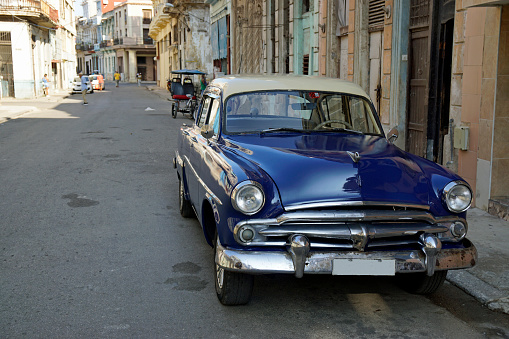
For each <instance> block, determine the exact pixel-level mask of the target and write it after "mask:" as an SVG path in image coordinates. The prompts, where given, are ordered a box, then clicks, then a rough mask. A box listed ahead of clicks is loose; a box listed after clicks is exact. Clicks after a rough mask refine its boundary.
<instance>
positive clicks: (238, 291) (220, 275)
mask: <svg viewBox="0 0 509 339" xmlns="http://www.w3.org/2000/svg"><path fill="white" fill-rule="evenodd" d="M214 239H215V240H214V268H215V286H216V295H217V298H218V299H219V301H220V302H221V304H223V305H225V306H235V305H245V304H247V303H248V302H249V300H251V295H252V293H253V285H254V276H253V275H250V274H243V273H237V272H232V271H227V270H225V269H224V268H221V267H219V265H218V264H216V260H215V258H216V253H217V243H218V236H217V233H216V236H215V238H214Z"/></svg>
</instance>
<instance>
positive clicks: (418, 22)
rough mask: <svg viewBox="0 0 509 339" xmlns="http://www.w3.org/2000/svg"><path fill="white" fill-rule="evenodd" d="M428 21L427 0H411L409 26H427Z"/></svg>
mask: <svg viewBox="0 0 509 339" xmlns="http://www.w3.org/2000/svg"><path fill="white" fill-rule="evenodd" d="M428 23H429V0H411V3H410V28H416V27H420V26H427V25H428Z"/></svg>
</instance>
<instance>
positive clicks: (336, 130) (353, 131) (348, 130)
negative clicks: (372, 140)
mask: <svg viewBox="0 0 509 339" xmlns="http://www.w3.org/2000/svg"><path fill="white" fill-rule="evenodd" d="M314 132H346V133H352V134H359V135H364V133H362V132H359V131H355V130H353V129H348V128H329V129H318V130H315V131H314Z"/></svg>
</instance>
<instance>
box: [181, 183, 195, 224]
mask: <svg viewBox="0 0 509 339" xmlns="http://www.w3.org/2000/svg"><path fill="white" fill-rule="evenodd" d="M179 211H180V215H181V216H183V217H184V218H191V217H194V210H193V207H192V205H191V202H190V201H189V200H187V199H186V196H185V192H184V183H183V182H182V180H179Z"/></svg>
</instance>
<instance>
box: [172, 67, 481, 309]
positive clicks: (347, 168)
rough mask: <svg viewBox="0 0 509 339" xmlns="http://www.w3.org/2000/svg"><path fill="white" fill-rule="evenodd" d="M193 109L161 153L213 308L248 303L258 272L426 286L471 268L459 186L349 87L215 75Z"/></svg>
mask: <svg viewBox="0 0 509 339" xmlns="http://www.w3.org/2000/svg"><path fill="white" fill-rule="evenodd" d="M195 116H196V118H195V122H194V124H193V125H192V126H187V125H185V124H184V125H183V126H182V127H181V129H180V133H179V136H178V149H177V150H176V154H175V158H174V159H173V164H174V167H175V168H176V171H177V177H178V181H179V209H180V213H181V215H182V216H183V217H194V216H196V217H197V219H198V221H199V223H200V225H201V227H202V228H203V234H204V237H205V239H206V241H207V242H208V244H209V245H211V246H213V248H214V249H215V251H214V253H215V272H216V279H215V286H216V294H217V297H218V298H219V301H220V302H221V303H222V304H224V305H239V304H246V303H248V302H249V300H250V297H251V293H252V288H253V281H254V280H253V276H254V275H257V274H273V273H278V274H279V273H282V274H285V273H286V274H293V275H295V277H297V278H299V277H302V276H303V275H304V274H329V275H330V274H332V275H374V276H378V275H383V276H395V281H396V282H398V283H400V284H401V286H402V287H404V288H405V289H406V290H407V291H409V292H411V293H418V294H429V293H433V292H434V291H436V290H437V289H438V288H439V287H440V286H441V285H442V283H443V282H444V280H445V278H446V275H447V271H448V270H453V269H463V268H469V267H472V266H474V265H475V263H476V260H477V250H476V248H475V246H474V245H473V244H472V243H471V242H470V241H469V240H468V239H467V238H466V234H467V230H468V224H467V221H466V210H467V209H468V208H469V207H470V204H471V201H472V191H471V188H470V187H469V185H468V183H467V182H465V181H464V180H463V179H462V178H461V177H460V176H458V175H457V174H455V173H453V172H451V171H449V170H448V169H446V168H444V167H442V166H440V165H438V164H436V163H433V162H431V161H428V160H426V159H424V158H421V157H418V156H416V155H413V154H410V153H407V152H405V151H403V150H401V149H400V148H398V147H396V146H395V145H394V144H393V142H394V140H395V138H396V137H397V130H395V129H393V130H391V131H390V132H389V133H388V137H387V138H386V136H385V133H384V131H383V129H382V126H381V124H380V121H379V118H378V116H377V114H376V111H375V109H374V106H373V103H372V102H371V100H370V98H369V96H368V95H367V94H366V93H365V92H364V91H363V90H362V89H361V88H360V87H359V86H357V85H355V84H353V83H350V82H346V81H342V80H339V79H330V78H323V77H309V76H291V75H272V76H269V75H267V76H255V75H252V76H251V75H242V76H234V75H232V76H226V77H223V78H218V79H215V80H213V81H212V82H211V83H210V84H209V85H208V87H207V88H206V90H205V91H204V93H203V97H202V99H201V103H200V105H199V107H198V109H197V112H196V115H195Z"/></svg>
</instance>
